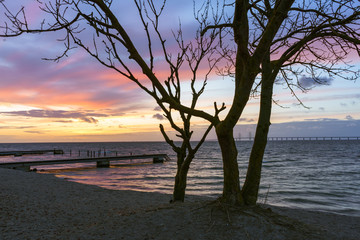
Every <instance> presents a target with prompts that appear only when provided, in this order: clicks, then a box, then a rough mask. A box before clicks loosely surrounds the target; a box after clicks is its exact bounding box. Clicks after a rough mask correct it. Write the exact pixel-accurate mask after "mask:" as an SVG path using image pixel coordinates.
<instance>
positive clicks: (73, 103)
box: [0, 1, 360, 142]
mask: <svg viewBox="0 0 360 240" xmlns="http://www.w3.org/2000/svg"><path fill="white" fill-rule="evenodd" d="M8 2H10V1H8ZM24 4H25V3H24ZM28 4H29V5H26V4H25V5H26V8H25V9H26V10H27V11H29V12H30V13H31V15H29V19H30V18H31V19H34V20H33V21H34V22H38V21H40V19H42V18H41V17H39V15H41V14H42V13H41V12H39V10H38V8H34V7H33V6H32V5H31V4H30V3H28ZM122 4H124V5H126V7H127V8H129V9H131V8H132V7H133V6H132V5H131V4H128V3H122ZM14 5H17V4H15V3H14ZM127 5H129V6H127ZM33 8H34V9H33ZM192 8H193V6H192V1H182V2H181V4H180V2H175V1H174V2H170V3H169V5H168V10H167V11H168V13H170V12H171V13H172V14H167V15H166V17H167V18H168V20H169V21H168V22H166V23H164V25H165V26H164V27H163V29H166V28H165V27H171V29H176V28H177V27H178V20H179V19H181V21H182V28H183V31H184V32H186V33H187V32H192V30H193V29H194V24H196V22H194V21H193V10H192ZM129 15H130V13H128V14H126V15H124V16H122V18H124V19H123V21H125V23H127V25H126V26H127V27H128V29H132V31H130V32H132V33H133V35H134V36H135V39H136V41H135V42H136V44H138V45H137V46H138V47H139V48H140V49H141V48H144V47H146V46H144V44H143V43H142V42H141V40H139V39H137V38H136V37H137V35H138V34H140V33H138V32H137V31H135V30H134V29H135V28H136V26H135V24H136V22H135V23H134V22H133V20H132V18H130V17H129ZM126 17H128V18H126ZM167 24H168V25H169V26H167ZM141 30H143V29H142V28H141V27H140V29H139V32H140V31H141ZM166 33H167V34H166V35H169V36H168V37H169V38H172V35H171V34H170V33H171V32H170V31H169V30H167V32H166ZM59 37H61V34H60V33H51V34H49V35H47V34H28V35H22V36H19V37H15V38H6V39H5V38H0V73H1V77H0V85H1V88H0V130H1V134H0V142H70V141H74V142H77V141H162V140H163V138H162V136H161V133H160V132H159V124H160V123H161V124H164V126H165V128H166V130H168V131H170V132H171V128H170V127H169V124H168V123H167V121H166V119H164V117H163V116H162V112H161V111H158V110H156V106H157V104H156V102H155V100H153V99H152V98H151V97H150V96H149V95H147V94H146V93H145V92H144V91H142V90H141V89H140V88H139V87H138V86H137V85H136V84H135V83H134V82H131V81H130V80H128V79H126V78H124V77H122V76H121V75H120V74H118V73H117V72H115V71H113V70H111V69H108V68H106V67H105V66H103V65H101V64H100V63H99V62H97V61H96V60H95V59H93V58H91V57H90V56H89V55H88V54H87V53H85V51H83V50H82V49H80V48H77V49H73V50H72V51H70V52H69V54H68V57H66V58H63V59H61V60H60V61H59V62H58V63H56V62H53V61H46V60H43V59H42V58H53V57H56V56H58V55H59V54H61V53H62V51H63V45H62V43H60V42H58V41H56V40H57V39H59ZM174 47H175V46H174ZM159 55H160V53H159ZM351 61H352V64H353V65H354V66H355V67H354V70H359V67H360V61H359V58H358V56H357V55H355V54H354V58H353V59H351ZM168 71H169V70H168V68H167V67H166V66H163V65H160V66H157V71H156V76H158V77H159V78H160V79H164V80H165V79H166V77H167V76H168V74H169V72H168ZM199 72H200V75H204V73H205V72H206V69H204V70H201V71H199ZM135 73H136V74H137V75H138V76H140V77H141V75H142V73H141V72H139V71H138V72H135ZM181 75H182V76H181V77H182V79H183V83H184V87H183V95H184V97H185V100H184V102H186V99H189V98H190V96H191V91H190V86H189V85H190V84H189V81H190V78H191V74H190V73H189V72H187V71H184V72H182V73H181ZM140 77H139V79H140V80H141V81H144V82H146V81H147V80H146V79H141V78H140ZM200 79H201V78H200ZM233 84H234V82H233V80H232V79H230V78H224V77H221V76H218V75H216V74H215V73H214V74H212V75H211V76H210V77H209V80H208V83H207V86H206V90H205V92H204V94H203V95H202V97H201V99H200V101H199V103H198V105H197V106H198V108H199V109H202V110H204V111H207V112H209V113H213V112H214V107H213V104H214V102H217V103H218V105H221V104H222V103H223V102H224V103H225V104H226V105H227V106H230V105H231V99H232V96H233ZM297 94H298V97H299V98H300V99H301V101H302V102H303V104H304V105H305V106H306V107H308V108H305V107H304V106H299V104H298V101H297V100H296V99H295V98H294V97H293V96H292V95H291V93H290V91H289V90H288V89H285V86H283V85H278V86H276V87H275V90H274V101H276V102H277V103H278V105H275V104H274V106H273V114H272V123H273V124H281V123H287V124H290V123H291V122H296V123H298V122H309V121H310V122H311V121H317V122H318V121H322V120H332V121H338V122H342V123H344V125H346V126H347V125H349V124H353V133H354V135H357V136H360V85H359V82H358V81H357V82H352V81H345V80H342V79H337V78H336V77H335V79H334V80H333V81H332V82H331V83H330V84H329V85H324V86H315V87H314V88H313V89H312V90H310V91H309V92H308V93H307V94H304V93H301V92H297ZM258 107H259V98H258V97H255V98H253V99H251V100H250V101H249V104H248V106H247V107H246V108H245V112H244V114H243V116H242V118H241V119H240V121H239V126H240V125H253V124H255V123H256V121H257V117H258ZM225 113H226V110H225V111H224V112H223V113H222V115H220V117H223V116H224V114H225ZM193 124H194V129H195V130H198V131H199V133H201V132H202V131H203V129H204V128H205V127H206V126H207V124H208V123H207V122H206V121H205V120H201V119H194V121H193ZM246 131H250V130H246ZM196 134H198V133H195V136H197V135H196ZM244 134H245V135H246V134H247V132H245V133H244ZM271 134H272V135H278V134H279V132H271V129H270V135H271ZM287 134H288V135H293V133H292V132H289V133H287ZM304 134H305V135H311V134H315V135H316V134H320V133H316V132H315V133H314V132H313V133H312V132H311V131H310V132H308V133H305V132H304ZM338 134H339V133H338V132H336V131H334V132H333V133H331V132H329V135H338ZM170 135H171V133H170ZM344 135H346V134H345V133H344ZM209 138H210V139H214V138H215V135H214V134H213V133H212V134H210V136H209ZM195 139H196V137H195Z"/></svg>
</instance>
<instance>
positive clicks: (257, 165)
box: [242, 56, 276, 205]
mask: <svg viewBox="0 0 360 240" xmlns="http://www.w3.org/2000/svg"><path fill="white" fill-rule="evenodd" d="M275 77H276V74H275V75H274V74H272V69H271V66H270V58H269V56H268V58H267V59H266V60H264V62H263V72H262V83H261V99H260V113H259V119H258V124H257V127H256V133H255V139H254V143H253V147H252V150H251V154H250V159H249V166H248V170H247V174H246V179H245V183H244V186H243V189H242V195H243V197H244V201H245V203H246V205H255V204H256V201H257V199H258V192H259V186H260V179H261V169H262V161H263V157H264V152H265V147H266V144H267V137H268V132H269V127H270V116H271V104H272V94H273V85H274V80H275Z"/></svg>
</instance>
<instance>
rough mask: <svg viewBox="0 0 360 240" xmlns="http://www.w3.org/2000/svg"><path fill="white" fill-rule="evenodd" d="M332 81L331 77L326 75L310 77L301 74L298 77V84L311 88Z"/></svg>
mask: <svg viewBox="0 0 360 240" xmlns="http://www.w3.org/2000/svg"><path fill="white" fill-rule="evenodd" d="M333 81H334V79H333V78H326V77H320V78H312V77H305V76H302V77H301V78H300V79H299V84H300V86H301V87H304V88H312V87H315V86H321V85H331V83H332V82H333Z"/></svg>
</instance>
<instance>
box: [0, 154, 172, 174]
mask: <svg viewBox="0 0 360 240" xmlns="http://www.w3.org/2000/svg"><path fill="white" fill-rule="evenodd" d="M149 158H150V159H152V162H153V163H163V162H165V161H169V160H170V158H169V157H168V155H167V154H144V155H127V156H115V157H97V158H96V157H95V158H74V159H59V160H41V161H26V162H25V161H22V162H7V163H0V167H2V168H10V169H18V170H24V171H30V167H31V166H40V165H54V164H73V163H90V162H96V167H99V168H100V167H110V162H112V161H121V160H133V159H149Z"/></svg>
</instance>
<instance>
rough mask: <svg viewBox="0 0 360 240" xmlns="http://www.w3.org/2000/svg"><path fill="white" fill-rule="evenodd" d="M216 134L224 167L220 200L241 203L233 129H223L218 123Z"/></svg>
mask: <svg viewBox="0 0 360 240" xmlns="http://www.w3.org/2000/svg"><path fill="white" fill-rule="evenodd" d="M216 134H217V138H218V142H219V145H220V148H221V154H222V160H223V169H224V188H223V195H222V200H223V201H224V202H226V203H229V204H235V205H243V203H244V201H243V198H242V196H241V190H240V180H239V166H238V162H237V154H238V152H237V149H236V146H235V140H234V137H233V129H224V128H222V125H221V124H220V125H219V126H217V127H216Z"/></svg>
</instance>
